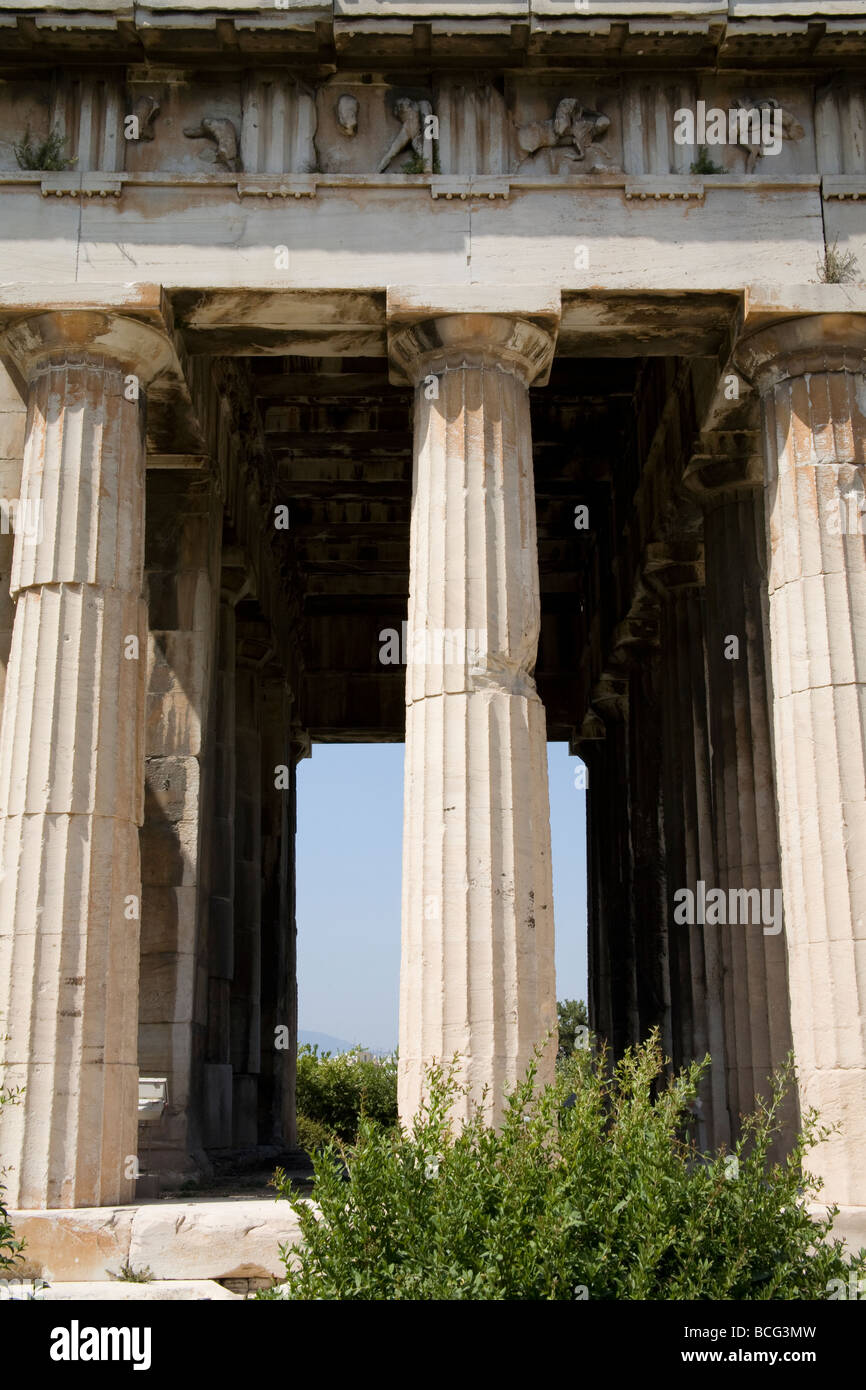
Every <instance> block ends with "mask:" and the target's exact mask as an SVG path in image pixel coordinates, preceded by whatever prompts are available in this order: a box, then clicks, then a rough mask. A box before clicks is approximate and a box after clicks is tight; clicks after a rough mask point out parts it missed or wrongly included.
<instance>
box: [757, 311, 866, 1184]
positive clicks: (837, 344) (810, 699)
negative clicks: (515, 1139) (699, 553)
mask: <svg viewBox="0 0 866 1390" xmlns="http://www.w3.org/2000/svg"><path fill="white" fill-rule="evenodd" d="M740 356H741V361H742V362H743V365H744V367H745V370H746V371H747V372H748V373H749V374H750V375H751V376H752V377H753V379H754V380H755V381H756V383H757V385H758V387H759V390H760V392H761V399H762V414H763V425H764V463H765V495H766V513H767V528H768V537H769V571H768V590H769V609H770V636H771V658H772V676H773V719H774V729H775V769H776V787H777V795H778V809H779V842H780V850H781V862H782V880H783V886H784V894H785V922H786V935H787V948H788V964H789V975H790V992H791V1026H792V1033H793V1040H794V1048H795V1052H796V1056H797V1063H798V1070H799V1078H800V1094H801V1100H802V1102H803V1103H804V1104H805V1105H814V1106H816V1107H817V1108H818V1110H819V1111H820V1112H821V1116H822V1119H823V1120H824V1121H838V1122H840V1124H841V1126H842V1130H841V1133H840V1134H838V1135H836V1136H833V1137H832V1138H831V1139H830V1140H829V1141H828V1142H827V1143H826V1144H824V1145H822V1146H821V1147H820V1148H819V1149H818V1150H817V1151H816V1152H815V1154H814V1155H812V1156H811V1157H810V1165H809V1166H810V1167H811V1168H812V1169H814V1170H815V1171H816V1172H818V1173H820V1174H821V1175H822V1176H823V1178H824V1179H825V1196H826V1198H827V1200H834V1201H836V1202H839V1203H840V1204H844V1205H857V1206H866V1167H864V1163H863V1152H864V1147H866V875H864V872H863V854H864V846H866V745H864V739H866V548H864V539H863V535H862V534H860V533H859V530H858V531H855V532H854V533H849V532H846V531H841V530H840V526H839V516H840V495H841V494H843V493H845V492H846V491H847V490H848V489H849V487H851V486H852V485H854V486H856V487H859V488H862V485H863V480H864V470H866V317H864V316H862V315H853V314H851V315H849V314H822V315H815V316H814V317H809V318H799V319H789V320H787V321H785V322H782V323H780V324H778V325H775V326H772V327H768V328H765V329H762V330H761V331H759V332H757V333H756V334H754V335H752V336H750V337H748V338H747V339H745V340H744V342H743V343H742V345H741V350H740Z"/></svg>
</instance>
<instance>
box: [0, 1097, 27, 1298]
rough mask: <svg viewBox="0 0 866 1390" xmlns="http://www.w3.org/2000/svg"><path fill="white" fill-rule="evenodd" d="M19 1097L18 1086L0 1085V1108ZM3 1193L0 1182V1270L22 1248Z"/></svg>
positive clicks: (14, 1260) (8, 1265) (13, 1260)
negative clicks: (13, 1227) (10, 1087)
mask: <svg viewBox="0 0 866 1390" xmlns="http://www.w3.org/2000/svg"><path fill="white" fill-rule="evenodd" d="M20 1099H21V1088H20V1087H15V1088H14V1089H11V1090H10V1089H9V1088H8V1087H7V1086H0V1109H2V1107H3V1106H4V1105H17V1104H18V1102H19V1100H20ZM0 1177H2V1173H0ZM4 1193H5V1189H4V1187H3V1184H2V1182H0V1271H3V1270H8V1269H11V1268H12V1266H13V1265H14V1264H16V1263H17V1261H18V1260H19V1259H20V1258H21V1251H22V1250H23V1249H24V1241H23V1240H16V1238H15V1232H14V1230H13V1229H12V1223H11V1222H10V1220H9V1217H8V1215H7V1212H6V1207H5V1205H4V1202H3V1197H4Z"/></svg>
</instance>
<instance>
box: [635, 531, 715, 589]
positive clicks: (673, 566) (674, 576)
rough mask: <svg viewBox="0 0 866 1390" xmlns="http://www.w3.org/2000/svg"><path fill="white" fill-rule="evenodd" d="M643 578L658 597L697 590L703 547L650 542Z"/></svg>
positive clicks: (689, 543)
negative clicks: (659, 595) (687, 590)
mask: <svg viewBox="0 0 866 1390" xmlns="http://www.w3.org/2000/svg"><path fill="white" fill-rule="evenodd" d="M643 573H644V579H645V580H646V582H647V584H649V586H650V588H651V589H654V590H655V591H656V592H657V593H660V594H673V593H678V592H679V591H680V590H682V589H701V588H703V586H704V583H705V578H706V576H705V571H704V547H703V544H702V543H701V542H700V541H692V540H689V541H680V542H674V541H651V542H650V544H649V545H648V546H647V548H646V554H645V557H644V567H643Z"/></svg>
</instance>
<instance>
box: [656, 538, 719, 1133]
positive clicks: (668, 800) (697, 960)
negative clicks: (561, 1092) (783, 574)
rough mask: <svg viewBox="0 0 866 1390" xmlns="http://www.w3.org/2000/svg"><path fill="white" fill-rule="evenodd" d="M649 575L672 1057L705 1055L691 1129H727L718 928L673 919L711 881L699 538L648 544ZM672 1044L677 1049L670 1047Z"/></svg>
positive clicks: (684, 1058)
mask: <svg viewBox="0 0 866 1390" xmlns="http://www.w3.org/2000/svg"><path fill="white" fill-rule="evenodd" d="M645 574H646V576H647V579H648V580H649V581H650V582H651V583H652V584H653V586H654V587H655V588H657V590H658V591H659V593H660V595H661V598H662V603H661V613H660V627H661V659H662V709H663V718H664V727H663V731H662V748H663V765H664V841H665V867H666V871H667V887H668V921H669V923H670V941H671V961H672V976H673V979H672V986H673V989H672V992H673V996H674V999H673V1003H674V1029H673V1031H674V1043H675V1052H674V1058H675V1061H677V1062H679V1063H688V1062H691V1061H693V1060H695V1059H701V1058H703V1057H704V1056H705V1054H706V1053H707V1052H709V1054H710V1058H711V1067H710V1070H709V1073H708V1075H707V1076H706V1077H705V1078H704V1081H703V1084H702V1086H701V1089H700V1094H699V1097H698V1098H699V1100H700V1102H701V1104H700V1109H699V1111H698V1138H699V1142H701V1143H702V1144H709V1145H711V1146H712V1147H717V1146H718V1145H719V1144H721V1143H728V1142H729V1141H730V1137H731V1127H730V1120H729V1116H728V1105H727V1085H726V1067H725V1056H726V1047H725V1020H724V1008H723V965H722V943H721V931H722V929H721V928H720V927H718V926H715V925H711V924H708V923H703V924H701V923H698V922H695V923H691V924H677V923H676V921H675V919H674V893H675V892H676V890H677V889H679V888H689V889H691V890H692V891H694V890H695V885H696V883H698V882H699V881H700V880H703V881H704V882H705V883H707V884H709V885H715V882H716V877H717V874H716V852H715V836H714V825H713V797H712V771H711V757H710V730H709V714H708V710H707V688H706V648H705V627H706V613H705V602H704V556H703V547H702V546H701V545H700V544H697V543H695V542H694V541H690V540H686V541H683V542H681V543H679V544H653V545H650V546H649V549H648V554H647V562H646V566H645ZM677 1050H678V1051H679V1056H677Z"/></svg>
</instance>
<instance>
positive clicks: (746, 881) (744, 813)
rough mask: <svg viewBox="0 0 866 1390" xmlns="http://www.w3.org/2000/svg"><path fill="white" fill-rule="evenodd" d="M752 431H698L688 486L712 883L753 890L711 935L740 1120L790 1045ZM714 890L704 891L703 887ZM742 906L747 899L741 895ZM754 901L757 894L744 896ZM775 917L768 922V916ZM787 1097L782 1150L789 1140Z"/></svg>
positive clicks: (735, 1114)
mask: <svg viewBox="0 0 866 1390" xmlns="http://www.w3.org/2000/svg"><path fill="white" fill-rule="evenodd" d="M755 444H756V441H755V440H754V439H753V438H752V437H751V435H750V434H749V433H748V432H742V433H738V434H736V435H730V436H729V435H727V434H725V433H721V434H718V435H712V436H705V437H704V439H703V442H702V448H703V449H704V450H705V452H702V453H698V454H696V455H695V456H694V458H693V460H692V462H691V465H690V467H689V470H688V471H687V474H686V479H685V481H686V486H687V487H688V488H689V489H690V491H691V492H692V493H693V494H694V495H695V496H696V497H697V498H698V499H699V500H700V502H701V504H702V506H703V508H704V545H705V560H706V595H707V677H708V684H709V702H710V735H711V740H712V748H713V816H714V822H715V842H716V856H717V867H718V882H717V883H714V884H713V885H712V886H713V887H719V888H721V889H722V890H723V891H724V893H725V894H726V898H727V902H728V904H730V903H731V893H732V892H737V891H739V890H745V891H746V892H747V893H750V892H751V893H753V892H754V890H757V893H758V894H759V895H760V913H755V912H753V911H752V909H751V907H750V911H749V915H750V920H749V922H747V923H734V922H731V921H730V920H729V921H728V923H727V925H725V926H721V927H719V928H717V930H718V931H719V932H720V935H721V942H722V952H723V959H724V966H725V972H724V1001H725V1033H726V1040H727V1068H728V1103H729V1107H730V1112H731V1122H732V1125H733V1128H734V1132H736V1130H737V1127H738V1120H739V1116H741V1115H743V1114H747V1113H749V1112H750V1111H751V1110H753V1109H754V1107H755V1101H756V1098H757V1097H758V1096H767V1095H768V1094H769V1077H770V1074H771V1072H772V1071H773V1070H774V1069H775V1068H777V1067H779V1066H780V1065H781V1064H782V1063H783V1061H784V1059H785V1057H786V1056H787V1054H788V1052H789V1051H790V1049H791V1030H790V1021H789V1002H788V980H787V964H786V948H785V937H784V932H783V923H782V915H781V877H780V867H779V846H778V839H777V834H776V801H775V784H774V779H773V743H772V730H771V722H770V708H769V698H768V689H767V671H766V661H765V635H764V628H765V614H764V603H765V600H764V593H765V586H766V564H765V543H764V521H763V504H762V499H761V495H760V488H759V483H760V478H761V471H760V463H759V460H756V455H755ZM709 887H710V884H709V883H708V884H707V888H708V889H709ZM744 901H745V900H744ZM752 901H754V898H753V899H752ZM773 917H775V920H772V919H773ZM795 1119H796V1106H795V1104H794V1102H793V1098H789V1101H788V1104H787V1108H786V1112H785V1115H784V1117H783V1121H784V1125H785V1133H784V1135H783V1136H782V1146H783V1147H784V1145H785V1144H786V1142H787V1141H789V1140H790V1139H791V1138H792V1137H793V1136H792V1132H791V1131H792V1128H793V1125H794V1123H795Z"/></svg>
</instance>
